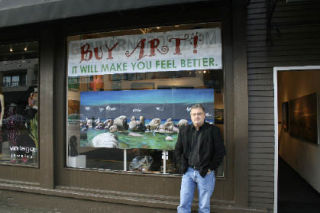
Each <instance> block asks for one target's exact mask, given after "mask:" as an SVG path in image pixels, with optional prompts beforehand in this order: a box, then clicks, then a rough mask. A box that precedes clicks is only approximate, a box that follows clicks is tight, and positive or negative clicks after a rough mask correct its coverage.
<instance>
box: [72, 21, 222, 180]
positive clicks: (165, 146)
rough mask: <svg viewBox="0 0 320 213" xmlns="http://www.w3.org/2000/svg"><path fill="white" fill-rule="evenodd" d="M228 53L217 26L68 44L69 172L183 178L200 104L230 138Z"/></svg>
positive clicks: (146, 30) (82, 38)
mask: <svg viewBox="0 0 320 213" xmlns="http://www.w3.org/2000/svg"><path fill="white" fill-rule="evenodd" d="M221 49H222V47H221V33H220V27H219V25H217V24H198V25H181V26H178V25H176V26H171V27H155V28H143V29H137V30H129V31H117V32H108V33H98V34H90V35H79V36H71V37H68V81H67V82H68V85H67V88H68V90H67V98H68V100H67V104H68V111H67V119H68V120H67V166H68V167H75V168H92V169H109V170H123V171H128V172H145V173H170V174H175V173H177V171H178V170H177V169H178V168H177V164H176V162H175V158H174V147H175V143H176V140H177V136H178V132H179V127H180V126H182V125H188V124H191V119H190V113H189V111H190V107H191V106H192V105H193V104H195V103H201V104H203V105H204V107H205V108H206V121H207V122H209V123H214V124H215V125H217V126H219V127H220V129H221V133H222V134H223V132H224V131H223V126H224V119H223V117H224V116H223V115H224V102H223V94H224V77H223V76H224V75H223V71H222V62H221V54H222V53H221V52H222V51H221ZM219 174H220V175H222V174H223V169H222V170H221V171H220V172H219Z"/></svg>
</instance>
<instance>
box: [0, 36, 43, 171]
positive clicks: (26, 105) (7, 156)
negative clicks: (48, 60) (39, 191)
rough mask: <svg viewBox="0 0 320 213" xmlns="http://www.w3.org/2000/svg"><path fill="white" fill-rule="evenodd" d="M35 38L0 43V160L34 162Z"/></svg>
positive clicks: (35, 130) (36, 164)
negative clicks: (33, 40) (29, 40)
mask: <svg viewBox="0 0 320 213" xmlns="http://www.w3.org/2000/svg"><path fill="white" fill-rule="evenodd" d="M38 66H39V59H38V42H23V43H13V44H4V45H0V82H1V90H0V128H1V130H0V163H1V164H12V165H25V166H38V153H39V151H38V150H39V140H38V107H39V105H38V93H39V90H38Z"/></svg>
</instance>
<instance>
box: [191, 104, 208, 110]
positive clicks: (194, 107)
mask: <svg viewBox="0 0 320 213" xmlns="http://www.w3.org/2000/svg"><path fill="white" fill-rule="evenodd" d="M198 108H200V109H202V111H203V112H205V111H206V110H205V109H204V107H203V106H202V104H194V105H192V106H191V109H190V112H191V110H193V109H198Z"/></svg>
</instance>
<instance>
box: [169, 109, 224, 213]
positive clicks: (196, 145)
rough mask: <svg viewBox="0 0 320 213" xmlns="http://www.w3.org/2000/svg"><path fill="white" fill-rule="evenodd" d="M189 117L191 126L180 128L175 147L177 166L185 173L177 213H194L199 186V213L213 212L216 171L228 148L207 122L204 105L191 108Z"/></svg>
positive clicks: (213, 127)
mask: <svg viewBox="0 0 320 213" xmlns="http://www.w3.org/2000/svg"><path fill="white" fill-rule="evenodd" d="M190 116H191V121H192V125H188V126H184V127H182V128H181V129H180V131H179V136H178V140H177V143H176V147H175V155H176V159H177V163H178V164H179V165H180V172H181V173H182V174H183V176H182V182H181V189H180V205H179V206H178V213H187V212H188V213H189V212H191V205H192V201H193V195H194V190H195V187H196V186H197V188H198V195H199V213H210V198H211V195H212V193H213V190H214V186H215V170H216V169H217V168H218V166H219V164H220V163H221V162H222V159H223V157H224V155H225V148H224V144H223V141H222V138H221V134H220V130H219V128H218V127H216V126H214V125H211V124H208V123H206V122H205V121H204V119H205V110H204V107H203V106H202V105H201V104H195V105H193V106H192V107H191V111H190Z"/></svg>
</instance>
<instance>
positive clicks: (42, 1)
mask: <svg viewBox="0 0 320 213" xmlns="http://www.w3.org/2000/svg"><path fill="white" fill-rule="evenodd" d="M200 1H209V0H28V1H26V0H14V1H13V0H0V28H1V27H9V26H16V25H23V24H30V23H37V22H44V21H52V20H58V19H65V18H71V17H79V16H86V15H94V14H101V13H108V12H115V11H124V10H131V9H139V8H146V7H154V6H165V5H173V4H184V3H192V2H200Z"/></svg>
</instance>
